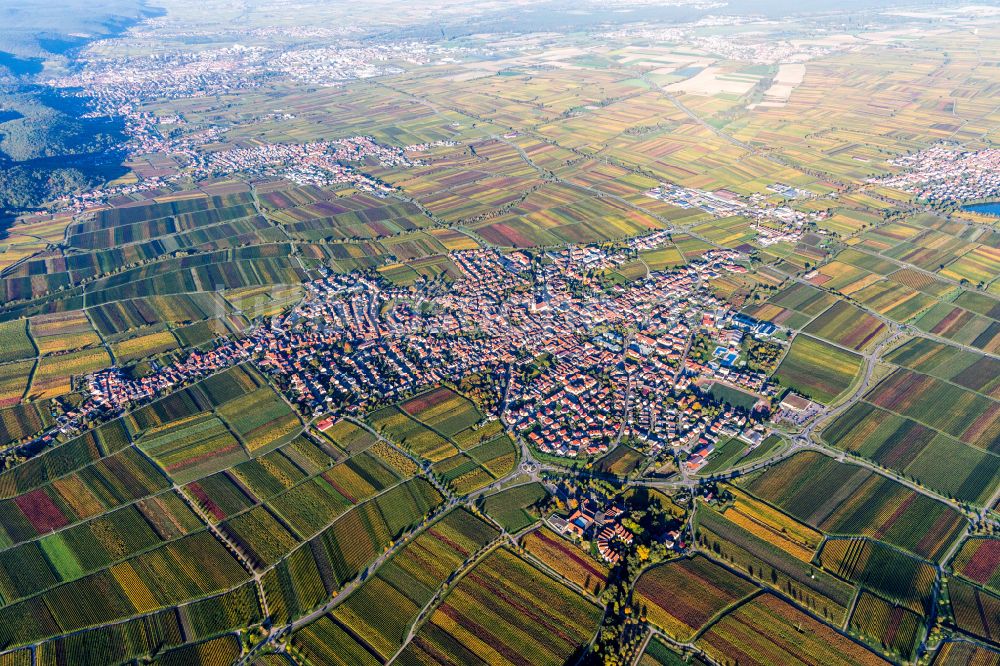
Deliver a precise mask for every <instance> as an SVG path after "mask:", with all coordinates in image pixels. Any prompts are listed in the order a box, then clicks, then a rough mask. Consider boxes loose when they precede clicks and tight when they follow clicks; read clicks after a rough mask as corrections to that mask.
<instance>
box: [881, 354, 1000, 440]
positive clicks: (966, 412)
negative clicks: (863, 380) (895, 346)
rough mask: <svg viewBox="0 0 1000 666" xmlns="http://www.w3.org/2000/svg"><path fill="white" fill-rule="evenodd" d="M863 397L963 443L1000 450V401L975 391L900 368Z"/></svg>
mask: <svg viewBox="0 0 1000 666" xmlns="http://www.w3.org/2000/svg"><path fill="white" fill-rule="evenodd" d="M865 400H866V401H867V402H869V403H871V404H873V405H875V406H877V407H881V408H882V409H884V410H887V411H890V412H893V413H895V414H898V415H900V416H903V417H906V418H909V419H912V420H914V421H918V422H920V423H922V424H924V425H926V426H928V427H929V428H933V429H934V430H936V431H938V432H941V433H944V434H946V435H950V436H951V437H953V438H955V439H958V440H960V441H962V442H965V443H966V444H969V445H972V446H974V447H977V448H980V449H985V450H987V451H990V452H993V453H996V452H997V451H1000V401H997V400H993V399H992V398H988V397H986V396H983V395H980V394H978V393H976V392H974V391H970V390H967V389H964V388H961V387H959V386H956V385H954V384H951V383H948V382H945V381H943V380H940V379H937V378H936V377H931V376H930V375H924V374H922V373H918V372H914V371H912V370H905V369H899V370H896V371H895V372H893V373H892V374H891V375H889V376H888V377H886V378H885V379H884V380H882V381H881V382H879V383H878V384H877V385H876V386H875V388H873V389H872V390H871V391H869V392H868V393H867V394H866V395H865Z"/></svg>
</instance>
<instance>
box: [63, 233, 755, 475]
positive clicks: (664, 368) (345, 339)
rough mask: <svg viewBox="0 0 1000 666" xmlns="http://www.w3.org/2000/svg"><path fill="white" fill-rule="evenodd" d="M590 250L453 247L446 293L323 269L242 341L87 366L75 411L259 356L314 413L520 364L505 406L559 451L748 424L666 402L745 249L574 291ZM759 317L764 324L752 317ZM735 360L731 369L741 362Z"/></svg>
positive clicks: (155, 391) (687, 373)
mask: <svg viewBox="0 0 1000 666" xmlns="http://www.w3.org/2000/svg"><path fill="white" fill-rule="evenodd" d="M594 252H604V251H603V250H598V249H595V248H588V249H587V251H586V252H580V251H579V248H569V249H566V250H563V251H561V252H553V253H550V254H551V256H549V257H547V258H546V259H545V260H543V261H538V260H537V257H536V258H532V257H530V256H528V255H527V254H525V253H522V252H515V253H511V254H507V255H503V254H501V253H499V252H497V251H493V250H474V251H467V252H454V253H452V257H451V258H452V260H453V261H454V263H455V264H456V266H458V267H459V269H460V270H461V271H462V273H463V279H459V280H456V281H455V282H454V283H453V284H452V285H451V286H450V287H449V288H448V289H447V290H445V291H444V292H443V293H437V292H436V291H435V292H431V291H428V289H429V287H426V286H420V285H417V286H413V287H399V286H393V285H389V284H387V283H386V282H384V281H383V280H381V279H378V278H372V277H368V276H365V275H363V274H358V273H353V274H348V275H341V274H332V273H327V274H325V275H323V276H322V277H321V278H320V279H318V280H314V281H312V282H309V283H307V284H306V285H305V286H306V289H307V296H306V298H305V299H304V300H303V301H302V302H301V303H300V304H299V305H297V306H296V307H294V308H293V309H292V310H291V311H289V312H288V313H287V314H285V315H283V316H280V317H276V318H274V319H272V320H271V321H270V322H268V323H266V324H261V325H257V326H254V327H251V328H250V329H249V330H248V331H247V332H246V334H245V336H244V337H242V338H238V339H222V340H220V341H218V344H217V345H216V346H215V347H214V348H212V349H211V350H209V351H201V350H192V351H191V352H189V353H188V354H187V355H186V356H185V357H183V358H182V359H180V360H178V361H175V362H173V363H170V364H166V365H163V366H155V367H154V368H153V371H152V372H149V373H148V374H146V375H145V376H143V377H131V376H128V375H126V374H125V373H122V372H120V371H119V370H118V369H116V368H112V369H109V370H106V371H102V372H99V373H97V374H95V375H93V376H91V377H89V379H88V388H89V393H90V397H89V400H87V401H86V402H85V403H84V404H83V406H82V407H80V411H79V419H77V422H79V423H82V422H83V421H84V420H86V419H87V418H88V417H89V416H91V415H93V414H96V413H105V412H120V411H121V410H122V409H124V408H125V407H127V406H131V405H134V404H137V403H142V402H148V401H149V400H152V399H154V398H156V397H158V396H162V395H164V394H165V393H167V392H169V391H171V390H173V389H175V388H176V387H178V386H180V385H182V384H185V383H189V382H191V381H194V380H196V379H199V378H201V377H205V376H207V375H209V374H212V373H214V372H216V371H218V370H221V369H223V368H226V367H229V366H232V365H234V364H237V363H242V362H246V361H251V362H253V363H254V364H256V365H257V367H258V368H260V369H261V370H262V371H264V372H265V373H267V374H269V375H271V376H272V377H273V378H274V379H275V380H276V382H277V383H278V385H279V386H280V387H281V388H282V389H283V390H285V391H286V393H287V394H289V395H290V397H291V398H293V399H294V400H295V401H296V402H298V404H299V405H300V408H301V409H302V411H303V412H306V413H313V414H317V415H320V414H326V413H330V412H333V413H358V412H364V411H366V410H369V409H372V408H374V407H376V406H379V405H381V404H387V403H389V402H393V401H396V400H398V399H400V398H402V397H405V396H406V395H408V394H411V393H413V392H414V391H416V390H418V389H420V388H421V387H424V386H428V385H433V384H436V383H440V382H442V381H451V382H456V383H457V382H459V381H460V380H462V379H463V378H464V377H466V376H468V375H469V374H472V373H485V374H487V375H489V374H493V375H494V376H509V377H510V378H511V379H510V383H509V386H508V387H507V391H506V396H505V400H498V401H497V404H498V405H501V409H503V407H504V406H507V407H508V409H507V411H506V412H505V413H504V414H502V416H503V417H504V418H505V419H506V421H507V423H508V425H510V426H512V427H513V428H514V429H515V430H517V431H519V432H521V433H522V434H523V435H524V436H525V437H526V438H527V439H528V440H529V441H531V442H532V443H533V444H534V445H535V446H537V447H538V448H539V449H540V450H543V451H547V452H550V453H553V454H556V455H567V456H576V455H579V454H587V455H596V454H599V453H601V452H603V451H606V450H607V449H608V448H609V447H610V446H612V445H613V444H615V443H616V442H617V441H618V439H620V438H621V436H622V434H623V432H625V431H626V428H629V429H630V432H631V431H635V433H636V434H640V435H643V436H646V437H650V438H653V437H663V436H664V435H663V434H662V433H665V437H666V439H665V440H663V441H662V442H661V446H666V445H672V446H676V447H682V446H690V447H692V448H693V447H694V446H695V445H697V444H700V443H701V440H702V439H709V438H710V436H712V435H714V434H715V433H716V432H718V431H723V430H727V429H728V430H733V431H736V432H739V431H740V430H741V429H742V428H743V427H744V426H745V425H746V422H745V420H741V419H742V418H743V417H741V416H740V415H738V414H736V413H733V412H731V411H728V410H724V411H722V412H720V414H719V416H718V417H717V418H715V419H713V420H712V421H711V422H710V423H703V422H701V421H699V420H698V419H697V415H695V414H694V410H688V409H687V408H686V407H685V406H684V405H680V408H679V409H678V408H677V406H675V407H674V408H673V409H674V412H673V413H670V412H668V411H666V410H664V409H663V408H662V406H659V405H658V406H655V408H654V403H655V401H657V400H659V398H660V396H662V395H669V394H671V393H670V392H675V393H676V392H683V391H685V390H686V389H687V388H688V387H689V386H690V383H691V381H693V380H695V379H697V378H698V377H699V375H698V373H696V372H692V370H693V369H692V367H691V366H689V365H687V364H686V361H685V360H684V358H685V354H686V350H687V345H688V340H689V335H690V332H691V329H692V328H693V327H694V326H701V323H699V322H701V321H703V318H702V315H701V313H703V312H704V311H705V310H706V309H707V310H709V311H711V313H712V316H711V317H710V320H711V322H713V325H716V326H718V325H720V322H730V324H732V322H733V321H734V320H733V317H734V314H733V313H732V312H729V311H728V310H726V309H725V305H724V303H723V302H721V301H719V300H718V299H716V298H715V297H714V296H712V295H711V294H710V292H709V291H708V290H707V289H706V288H704V287H703V286H702V284H703V282H704V281H705V280H706V279H707V278H708V277H709V276H714V275H718V274H720V272H722V271H726V270H736V269H740V268H741V267H740V266H739V264H738V263H737V262H738V261H739V260H740V256H739V255H738V254H737V253H735V252H730V251H719V252H710V253H708V254H706V255H705V257H704V258H703V259H701V260H698V261H694V262H692V263H691V264H689V265H688V266H686V267H684V268H683V269H680V270H677V271H673V272H661V273H653V274H652V275H651V276H650V277H649V278H647V279H645V280H643V281H638V282H634V283H630V284H627V285H618V286H615V287H614V288H613V289H611V290H610V291H609V292H606V291H600V292H594V293H591V294H583V295H580V294H577V293H574V292H573V291H572V290H571V284H573V283H578V282H579V281H581V280H584V279H589V278H587V272H588V269H587V268H586V266H587V265H590V264H592V263H594V259H593V257H594V256H595V255H594ZM615 252H619V251H617V250H612V251H609V253H615ZM614 260H617V257H613V258H612V259H607V258H605V259H600V261H614ZM539 293H542V294H544V297H543V299H542V302H543V304H544V307H539V305H538V303H539V296H538V294H539ZM428 305H430V306H431V307H426V306H428ZM636 322H638V323H639V325H638V327H636ZM682 324H683V325H682ZM751 324H752V325H754V326H756V325H757V323H755V322H751V321H749V320H748V321H743V322H742V323H741V325H742V326H749V325H751ZM733 326H735V324H734V325H733ZM733 326H729V325H727V327H728V328H732V327H733ZM636 328H638V330H636ZM730 372H731V374H730V375H729V377H730V378H732V377H733V375H732V373H735V372H738V371H737V370H736V369H731V371H730ZM677 394H678V395H679V393H677ZM632 407H635V408H636V409H632ZM88 410H90V411H88ZM643 410H645V411H646V413H647V414H648V416H647V417H645V418H646V420H645V421H643V422H641V423H640V424H638V425H645V427H644V428H642V429H641V432H640V428H639V427H638V426H637V424H636V423H635V422H633V421H628V420H627V415H628V414H629V413H630V412H631V413H642V412H643ZM64 425H65V426H66V427H67V428H72V426H73V423H66V424H64Z"/></svg>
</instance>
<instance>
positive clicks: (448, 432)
mask: <svg viewBox="0 0 1000 666" xmlns="http://www.w3.org/2000/svg"><path fill="white" fill-rule="evenodd" d="M400 409H402V410H403V411H404V412H406V413H407V414H409V415H410V416H412V417H413V418H414V419H416V420H417V421H420V422H421V423H423V424H424V425H426V426H428V427H429V428H431V429H433V430H434V431H436V432H438V433H440V434H441V435H443V436H444V437H448V438H451V437H454V436H455V435H456V434H457V433H459V432H461V431H462V430H465V429H466V428H469V427H470V426H473V425H475V424H476V423H479V422H480V421H481V420H482V419H483V415H482V414H481V413H480V412H479V410H478V409H476V406H475V405H474V404H473V403H472V401H471V400H469V399H467V398H465V397H463V396H461V395H459V394H458V393H455V392H454V391H452V390H451V389H449V388H446V387H443V386H442V387H440V388H436V389H433V390H431V391H428V392H427V393H424V394H422V395H419V396H417V397H416V398H411V399H410V400H407V401H406V402H404V403H403V404H401V405H400Z"/></svg>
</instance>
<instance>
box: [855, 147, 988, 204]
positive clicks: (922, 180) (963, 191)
mask: <svg viewBox="0 0 1000 666" xmlns="http://www.w3.org/2000/svg"><path fill="white" fill-rule="evenodd" d="M889 164H891V165H893V166H895V167H898V168H900V170H901V171H900V173H898V174H894V175H890V176H884V177H881V178H871V179H869V181H868V182H871V183H878V184H880V185H884V186H886V187H892V188H896V189H898V190H902V191H904V192H909V193H910V194H915V195H916V196H917V197H918V198H920V199H921V200H923V201H927V202H929V203H950V202H960V201H976V200H981V199H993V198H996V197H998V196H1000V148H986V149H983V150H976V151H963V150H959V149H958V148H956V147H954V146H949V145H945V144H939V145H936V146H932V147H930V148H927V149H926V150H921V151H919V152H916V153H913V154H911V155H904V156H902V157H897V158H896V159H894V160H890V162H889Z"/></svg>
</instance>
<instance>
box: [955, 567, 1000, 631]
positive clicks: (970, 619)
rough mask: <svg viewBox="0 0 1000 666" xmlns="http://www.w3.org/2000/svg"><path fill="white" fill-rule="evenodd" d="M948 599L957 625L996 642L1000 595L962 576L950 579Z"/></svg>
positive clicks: (999, 623)
mask: <svg viewBox="0 0 1000 666" xmlns="http://www.w3.org/2000/svg"><path fill="white" fill-rule="evenodd" d="M948 600H949V601H950V602H951V614H952V617H953V618H954V620H955V626H957V627H958V628H959V629H961V630H962V631H964V632H965V633H967V634H970V635H972V636H975V637H977V638H979V639H981V640H984V641H987V642H990V643H993V644H994V645H995V644H996V636H997V635H998V632H1000V595H996V594H993V593H991V592H987V591H986V590H984V589H982V588H979V587H977V586H975V585H972V584H970V583H968V582H966V581H964V580H962V579H960V578H954V579H952V580H949V581H948Z"/></svg>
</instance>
